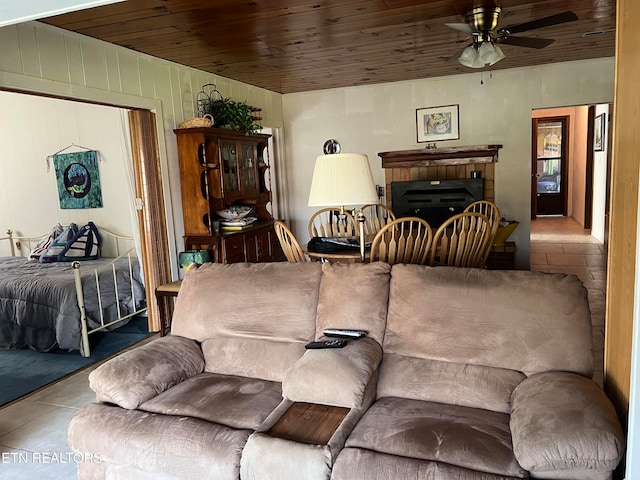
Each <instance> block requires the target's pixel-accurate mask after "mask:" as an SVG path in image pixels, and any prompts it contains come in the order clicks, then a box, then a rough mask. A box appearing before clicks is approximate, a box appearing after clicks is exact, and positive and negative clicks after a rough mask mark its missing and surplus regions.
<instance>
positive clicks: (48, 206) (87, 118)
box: [0, 92, 133, 254]
mask: <svg viewBox="0 0 640 480" xmlns="http://www.w3.org/2000/svg"><path fill="white" fill-rule="evenodd" d="M0 125H2V128H1V129H0V205H2V208H0V229H1V231H2V233H4V231H5V230H6V229H7V228H11V229H13V230H14V231H16V232H17V234H19V235H38V234H41V233H45V232H48V231H49V230H50V229H51V227H52V226H53V225H55V224H56V223H62V224H68V223H70V222H75V223H77V224H78V225H82V224H84V223H86V222H88V221H93V222H94V223H95V224H96V225H98V226H100V227H104V228H106V229H108V230H111V231H114V232H117V233H120V234H122V235H132V233H133V231H132V226H131V220H130V218H131V217H130V215H129V197H128V195H126V194H125V195H123V194H122V192H123V191H124V192H126V191H127V188H128V187H127V179H126V178H127V177H126V172H125V164H124V162H125V161H126V159H124V158H122V154H121V150H120V142H119V141H118V140H117V139H118V137H119V136H121V135H122V127H121V118H120V109H118V108H114V107H105V106H100V105H91V104H87V103H79V102H70V101H63V100H58V99H53V98H46V97H39V96H34V95H25V94H17V93H9V92H0ZM73 143H75V144H77V145H81V146H83V147H87V148H90V149H92V150H97V151H98V152H99V159H100V160H101V161H100V163H99V165H98V168H99V173H100V183H101V189H102V203H103V207H102V208H91V209H73V210H67V209H65V210H63V209H61V208H60V203H59V201H58V191H57V186H56V175H55V170H54V168H53V162H49V169H48V168H47V161H46V158H47V157H48V156H49V155H51V154H53V153H56V152H58V151H59V150H62V149H63V148H66V147H67V146H69V145H71V144H73ZM73 151H80V149H78V148H72V149H69V150H67V152H73ZM47 170H49V171H47ZM5 247H6V248H5ZM5 250H8V246H7V245H0V253H2V254H8V251H5Z"/></svg>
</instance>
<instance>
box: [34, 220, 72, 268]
mask: <svg viewBox="0 0 640 480" xmlns="http://www.w3.org/2000/svg"><path fill="white" fill-rule="evenodd" d="M63 230H64V227H63V226H62V225H60V224H59V223H57V224H55V225H54V226H53V228H52V229H51V231H50V232H49V233H48V234H47V235H45V236H43V237H42V238H41V239H40V241H39V242H38V243H37V244H36V246H35V247H34V249H33V250H31V253H29V260H40V256H41V255H42V254H43V253H44V252H46V251H47V249H48V248H49V247H50V246H51V244H52V243H53V241H54V240H55V239H56V238H57V237H58V236H59V235H60V234H61V233H62V231H63Z"/></svg>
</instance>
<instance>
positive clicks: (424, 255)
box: [369, 217, 433, 265]
mask: <svg viewBox="0 0 640 480" xmlns="http://www.w3.org/2000/svg"><path fill="white" fill-rule="evenodd" d="M432 240H433V230H432V229H431V226H430V225H429V224H428V223H427V222H426V221H425V220H423V219H422V218H418V217H402V218H398V219H396V220H393V221H391V222H389V223H387V224H386V225H385V226H383V227H382V229H381V230H380V231H379V232H378V233H377V234H376V236H375V237H374V239H373V242H372V243H371V252H370V255H369V261H371V262H375V261H382V262H387V263H388V264H390V265H394V264H396V263H416V264H419V265H425V264H426V263H427V262H428V260H429V252H430V250H431V242H432Z"/></svg>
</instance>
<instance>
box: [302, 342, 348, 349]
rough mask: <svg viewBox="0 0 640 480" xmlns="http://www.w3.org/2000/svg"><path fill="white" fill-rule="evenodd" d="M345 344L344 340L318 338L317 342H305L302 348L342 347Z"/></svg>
mask: <svg viewBox="0 0 640 480" xmlns="http://www.w3.org/2000/svg"><path fill="white" fill-rule="evenodd" d="M346 344H347V341H346V340H319V341H317V342H311V343H307V344H306V345H305V346H304V348H309V349H316V348H342V347H344V346H345V345H346Z"/></svg>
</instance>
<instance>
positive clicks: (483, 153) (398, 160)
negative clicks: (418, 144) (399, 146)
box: [378, 145, 502, 168]
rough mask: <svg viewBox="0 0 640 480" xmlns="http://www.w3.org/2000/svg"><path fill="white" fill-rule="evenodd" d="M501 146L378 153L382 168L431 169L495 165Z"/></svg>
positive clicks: (472, 146)
mask: <svg viewBox="0 0 640 480" xmlns="http://www.w3.org/2000/svg"><path fill="white" fill-rule="evenodd" d="M501 148H502V145H471V146H468V147H445V148H423V149H421V150H398V151H395V152H380V153H378V156H380V157H381V158H382V168H412V167H433V166H441V165H469V164H475V163H495V162H497V161H498V150H499V149H501Z"/></svg>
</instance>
